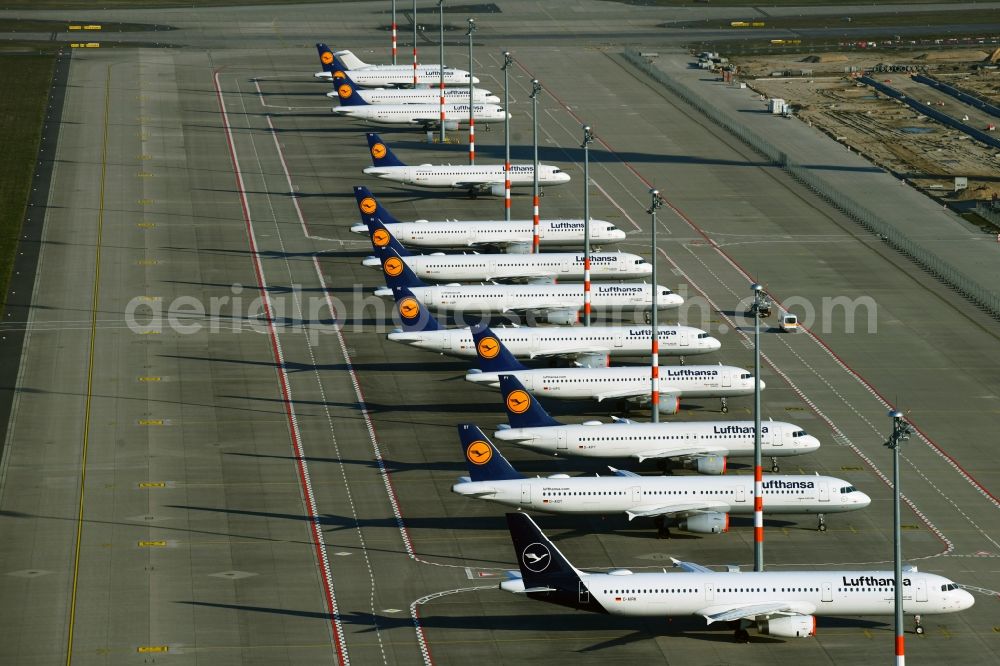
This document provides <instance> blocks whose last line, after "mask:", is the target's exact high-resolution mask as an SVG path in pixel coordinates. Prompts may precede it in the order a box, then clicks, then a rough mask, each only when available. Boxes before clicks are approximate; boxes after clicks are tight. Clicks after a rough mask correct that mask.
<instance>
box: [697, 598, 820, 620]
mask: <svg viewBox="0 0 1000 666" xmlns="http://www.w3.org/2000/svg"><path fill="white" fill-rule="evenodd" d="M815 612H816V606H814V605H813V604H810V603H804V602H801V601H765V602H761V603H752V604H730V605H728V606H709V607H707V608H702V609H701V610H700V611H698V612H696V613H695V615H701V616H702V617H703V618H705V619H706V620H707V621H708V623H709V624H712V623H713V622H732V621H733V620H744V619H746V620H750V619H753V618H759V617H761V616H765V617H767V616H770V615H812V614H813V613H815Z"/></svg>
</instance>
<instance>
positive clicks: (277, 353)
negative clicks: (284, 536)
mask: <svg viewBox="0 0 1000 666" xmlns="http://www.w3.org/2000/svg"><path fill="white" fill-rule="evenodd" d="M220 70H221V68H217V69H215V70H214V71H213V72H212V74H213V81H214V83H215V95H216V98H217V100H218V103H219V114H220V115H221V116H222V127H223V129H224V130H225V133H226V143H227V145H228V147H229V159H230V161H231V162H232V165H233V173H234V174H235V176H236V187H237V190H238V191H239V195H240V206H241V208H242V212H243V222H244V226H245V229H246V232H247V241H248V243H249V245H250V256H251V258H252V260H253V268H254V274H255V275H256V278H257V289H258V291H259V292H260V296H261V301H262V303H263V306H264V316H265V317H266V320H267V327H268V334H269V337H270V340H271V353H272V355H273V357H274V362H275V367H276V370H277V376H278V386H279V388H280V390H281V396H282V402H283V404H284V408H285V417H286V418H287V419H288V432H289V437H290V438H291V443H292V450H293V452H294V454H295V459H296V468H297V471H298V476H299V486H300V489H301V490H302V495H303V498H304V499H305V504H306V507H305V508H306V512H307V515H308V516H309V527H310V532H311V537H312V543H313V548H314V551H315V554H316V564H317V566H318V567H319V568H320V580H321V581H322V582H323V595H324V597H325V600H326V607H327V610H328V611H329V613H330V629H331V631H332V635H333V645H334V649H335V650H336V652H337V661H338V662H339V663H340V664H341V666H347V665H348V664H350V660H349V658H348V656H347V649H346V647H345V646H344V636H343V627H342V626H341V622H340V612H339V611H338V609H337V601H336V599H335V597H334V594H333V580H332V573H331V571H330V565H329V560H328V558H327V554H326V544H325V543H324V539H323V531H322V529H321V527H320V517H319V515H318V513H317V511H316V500H315V497H314V496H313V492H312V484H311V482H310V480H309V467H308V464H307V463H306V458H305V453H304V450H303V448H302V439H301V435H300V433H299V426H298V421H297V419H296V416H295V410H294V407H293V406H292V399H291V393H290V391H289V388H288V376H287V373H286V371H285V367H284V354H283V353H282V350H281V344H280V343H279V342H278V336H277V333H276V332H275V330H274V322H273V319H272V316H271V302H270V298H269V294H268V291H267V281H266V280H265V279H264V272H263V269H262V267H261V263H260V254H259V253H258V251H257V240H256V237H255V235H254V231H253V222H252V221H251V217H250V205H249V203H248V201H247V196H246V187H245V186H244V184H243V174H242V172H241V171H240V165H239V160H238V159H237V157H236V148H235V146H234V144H233V132H232V128H231V127H230V125H229V115H228V113H227V112H226V103H225V101H224V100H223V99H222V88H221V87H220V85H219V72H220Z"/></svg>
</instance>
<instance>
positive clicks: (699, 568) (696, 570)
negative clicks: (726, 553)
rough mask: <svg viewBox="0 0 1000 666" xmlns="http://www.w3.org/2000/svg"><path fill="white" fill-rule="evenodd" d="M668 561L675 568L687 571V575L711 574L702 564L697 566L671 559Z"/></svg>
mask: <svg viewBox="0 0 1000 666" xmlns="http://www.w3.org/2000/svg"><path fill="white" fill-rule="evenodd" d="M670 561H671V562H673V563H674V566H675V567H678V568H680V569H682V570H683V571H687V572H688V573H712V570H711V569H709V568H708V567H706V566H705V565H703V564H698V563H697V562H684V561H683V560H678V559H677V558H674V557H671V558H670Z"/></svg>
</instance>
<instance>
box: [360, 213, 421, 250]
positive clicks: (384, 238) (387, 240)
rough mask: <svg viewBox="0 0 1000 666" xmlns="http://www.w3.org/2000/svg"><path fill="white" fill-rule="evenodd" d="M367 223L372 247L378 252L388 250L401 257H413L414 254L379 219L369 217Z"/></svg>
mask: <svg viewBox="0 0 1000 666" xmlns="http://www.w3.org/2000/svg"><path fill="white" fill-rule="evenodd" d="M365 223H366V224H367V225H368V237H369V238H371V241H372V247H373V248H375V251H376V252H378V251H379V250H380V249H386V248H387V249H390V250H393V251H395V253H396V254H398V255H399V256H400V257H412V256H413V253H412V252H410V251H409V250H407V249H406V248H405V247H403V246H402V244H401V243H400V242H399V241H398V240H396V237H395V236H393V235H392V232H391V231H389V230H388V229H386V228H385V225H384V224H382V222H381V221H380V220H379V219H378V218H377V217H369V218H368V219H367V220H365Z"/></svg>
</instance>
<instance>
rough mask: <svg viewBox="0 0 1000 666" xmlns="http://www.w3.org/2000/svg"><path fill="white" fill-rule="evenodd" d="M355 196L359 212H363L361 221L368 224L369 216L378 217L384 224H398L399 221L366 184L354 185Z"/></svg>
mask: <svg viewBox="0 0 1000 666" xmlns="http://www.w3.org/2000/svg"><path fill="white" fill-rule="evenodd" d="M354 198H355V199H357V200H358V212H360V213H361V221H362V222H364V223H365V224H368V220H369V218H374V219H377V220H378V221H379V222H381V223H382V224H396V223H397V222H399V220H397V219H396V218H395V217H393V216H392V215H391V214H390V213H389V211H387V210H386V209H385V206H383V205H382V204H380V203H379V202H378V199H376V198H375V195H374V194H372V193H371V190H369V189H368V188H367V187H365V186H364V185H355V186H354Z"/></svg>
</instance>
